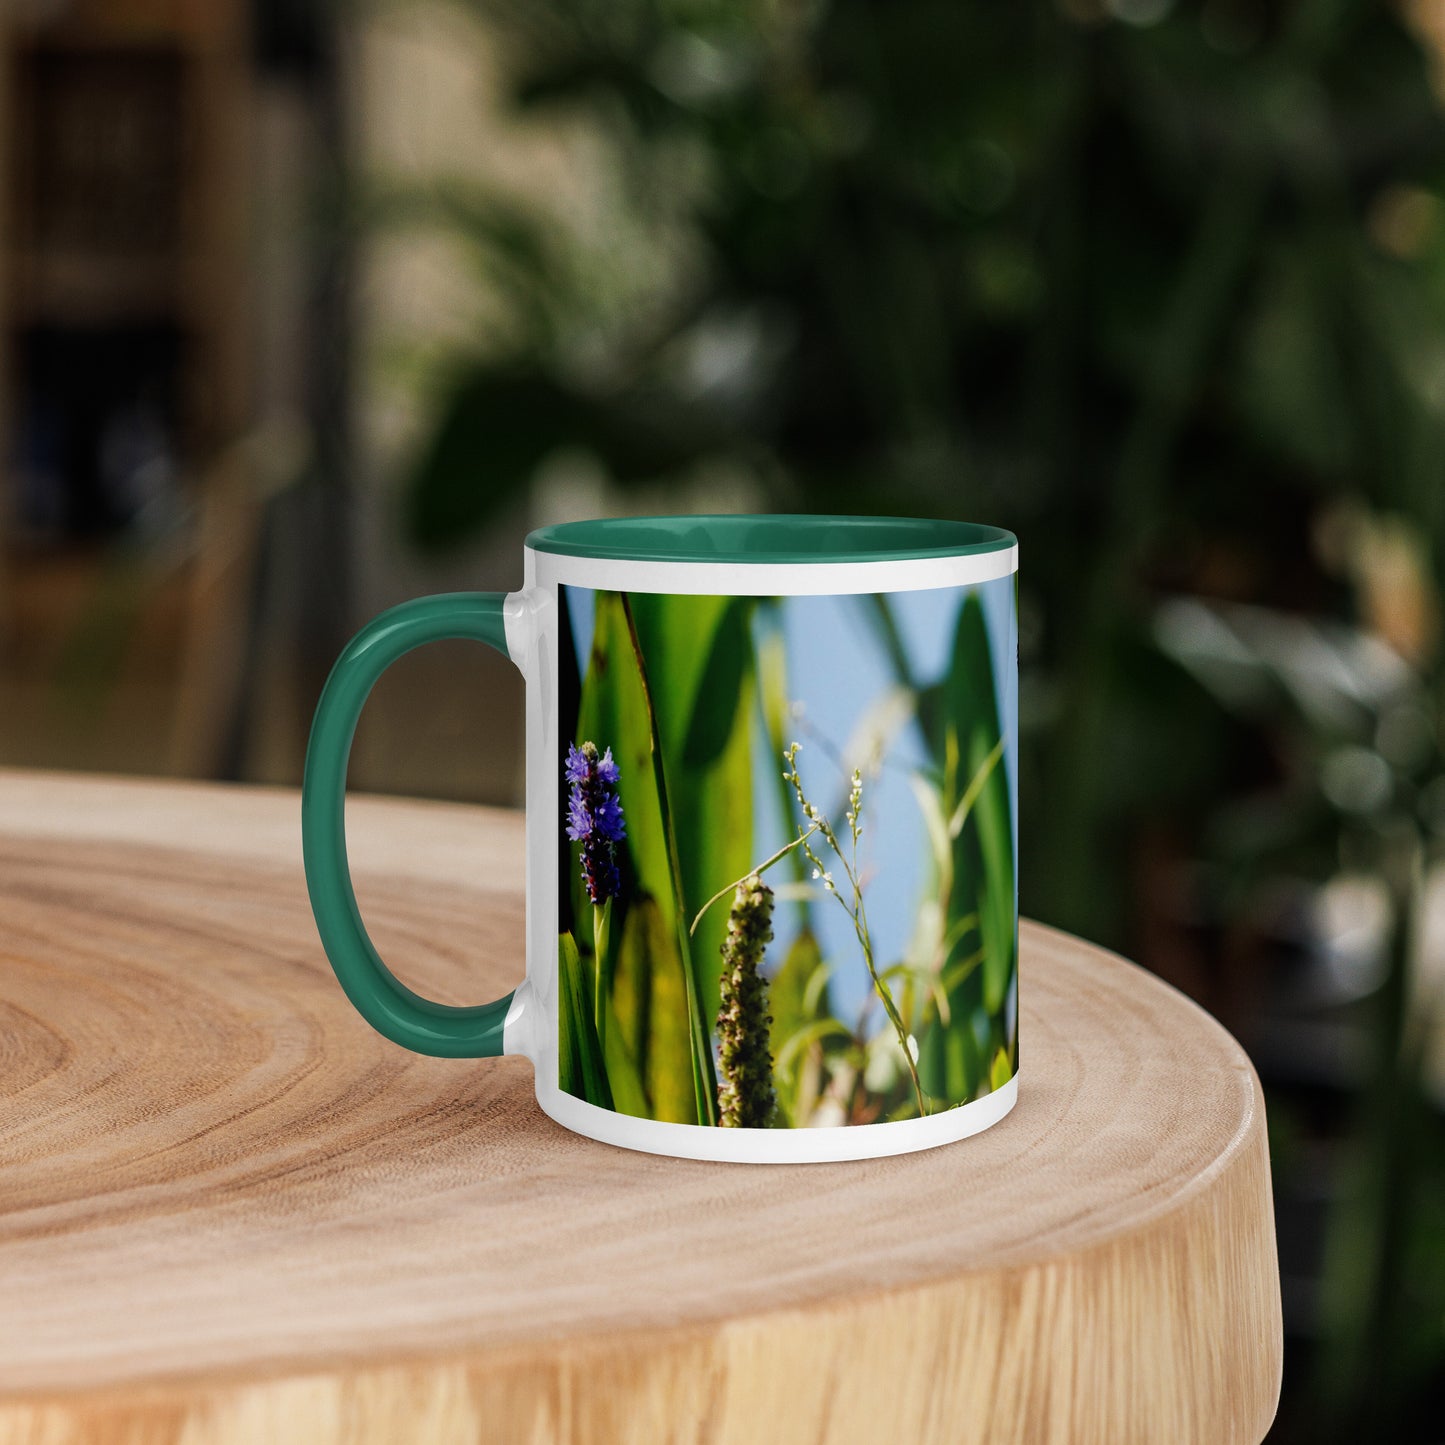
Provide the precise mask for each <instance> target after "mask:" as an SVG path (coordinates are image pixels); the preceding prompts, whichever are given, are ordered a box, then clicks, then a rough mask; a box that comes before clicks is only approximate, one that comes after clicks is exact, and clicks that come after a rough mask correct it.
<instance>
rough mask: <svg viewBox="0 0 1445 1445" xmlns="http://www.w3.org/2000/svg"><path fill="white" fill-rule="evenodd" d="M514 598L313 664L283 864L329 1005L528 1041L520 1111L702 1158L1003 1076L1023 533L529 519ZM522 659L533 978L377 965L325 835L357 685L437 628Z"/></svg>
mask: <svg viewBox="0 0 1445 1445" xmlns="http://www.w3.org/2000/svg"><path fill="white" fill-rule="evenodd" d="M525 557H526V564H525V579H526V580H525V584H524V586H523V587H522V590H521V591H519V592H512V593H508V594H505V595H504V594H502V593H456V594H449V595H444V596H437V597H427V598H423V599H420V600H418V601H414V602H407V603H403V604H402V605H401V606H399V607H395V608H393V609H391V610H390V611H389V612H385V613H383V614H382V615H381V616H380V617H377V618H376V619H375V620H374V621H372V622H370V623H369V624H367V626H366V627H364V628H363V629H362V630H361V632H360V633H358V634H357V636H356V637H355V638H354V639H353V640H352V642H351V643H350V645H349V646H348V647H347V649H346V651H345V652H344V653H343V654H342V656H341V658H340V660H339V661H338V662H337V664H336V667H335V669H334V671H333V672H332V674H331V677H330V679H329V680H328V682H327V684H326V688H325V690H324V692H323V693H322V696H321V701H320V703H319V704H318V706H317V710H316V718H315V722H314V725H313V728H312V732H311V740H310V746H309V748H308V752H307V757H306V778H305V786H304V789H303V828H304V838H305V859H306V878H307V884H308V887H309V889H310V894H311V904H312V908H313V910H314V911H315V915H316V922H317V926H318V928H319V931H320V934H321V940H322V943H323V944H324V946H325V949H326V952H327V955H328V956H329V958H330V959H331V963H332V966H333V967H334V968H335V971H336V975H337V978H338V979H339V980H340V982H341V985H342V987H343V988H344V989H345V991H346V994H347V996H348V997H349V998H350V999H351V1001H352V1003H353V1004H354V1005H355V1006H356V1007H357V1009H358V1010H359V1011H360V1012H361V1014H362V1015H363V1016H364V1017H365V1018H366V1019H367V1020H368V1022H370V1023H371V1024H372V1026H373V1027H375V1028H376V1029H378V1030H379V1031H380V1032H381V1033H383V1034H385V1035H386V1037H387V1038H389V1039H392V1040H394V1041H395V1042H397V1043H399V1044H401V1045H403V1046H404V1047H406V1048H409V1049H414V1050H416V1051H417V1052H419V1053H424V1054H436V1055H445V1056H449V1057H462V1058H478V1057H484V1056H488V1055H495V1054H524V1055H526V1056H527V1057H528V1058H530V1059H531V1060H532V1062H533V1064H534V1066H535V1068H536V1090H537V1101H538V1103H539V1104H540V1105H541V1107H542V1109H543V1110H544V1111H545V1112H546V1113H547V1114H548V1115H550V1116H551V1117H552V1118H553V1119H555V1120H556V1121H557V1122H558V1123H559V1124H562V1125H564V1126H565V1127H567V1128H569V1129H572V1130H575V1131H576V1132H578V1133H580V1134H585V1135H587V1136H589V1137H591V1138H593V1139H599V1140H603V1141H605V1142H606V1143H609V1144H617V1145H622V1146H625V1147H627V1148H631V1149H642V1150H647V1151H650V1152H652V1153H658V1154H672V1155H680V1156H684V1157H688V1158H695V1159H723V1160H743V1161H757V1162H762V1161H776V1162H797V1161H805V1160H828V1159H855V1158H864V1157H873V1156H877V1155H884V1154H897V1153H903V1152H906V1151H909V1150H914V1149H924V1148H928V1147H930V1146H932V1145H936V1144H943V1143H947V1142H949V1141H951V1140H955V1139H960V1138H962V1137H964V1136H965V1135H968V1134H973V1133H976V1132H977V1131H978V1130H980V1129H984V1128H987V1127H988V1126H989V1125H990V1124H992V1123H994V1122H996V1121H997V1120H998V1119H1001V1118H1002V1117H1003V1116H1004V1115H1005V1114H1007V1113H1008V1111H1009V1109H1010V1108H1012V1106H1013V1104H1014V1101H1015V1099H1016V1097H1017V1092H1018V903H1017V889H1016V876H1017V839H1018V810H1017V792H1016V790H1017V763H1018V759H1017V678H1018V666H1017V650H1016V641H1015V638H1016V592H1015V577H1016V573H1017V567H1018V547H1017V544H1016V542H1015V539H1014V537H1013V536H1012V535H1011V534H1010V533H1008V532H1004V531H1000V530H999V529H997V528H994V527H984V526H978V525H974V524H971V523H963V522H940V521H921V520H914V519H909V518H892V517H869V518H864V517H825V516H818V517H813V516H720V517H647V518H627V519H616V520H607V521H592V522H574V523H567V524H564V525H560V526H553V527H544V528H542V529H541V530H540V531H537V532H533V533H532V534H531V535H530V536H529V537H528V538H527V543H526V552H525ZM459 637H466V638H475V639H476V640H478V641H481V642H487V643H490V644H491V645H492V646H493V647H495V648H497V649H498V650H500V651H502V652H505V653H506V655H507V656H508V657H510V658H511V659H512V660H513V661H514V662H515V663H516V664H517V666H518V668H519V669H520V670H521V672H522V674H523V676H524V677H525V679H526V695H527V784H526V798H527V819H526V828H527V974H526V979H525V981H524V982H523V983H521V984H520V985H519V986H518V988H517V989H516V991H515V992H514V993H512V994H510V995H508V996H507V997H506V998H503V999H498V1000H497V1001H496V1002H494V1003H487V1004H482V1005H480V1006H478V1007H473V1008H453V1007H448V1006H445V1005H442V1004H438V1003H433V1002H431V1001H430V1000H428V999H425V998H421V997H419V996H418V995H417V994H415V993H413V992H412V991H411V990H410V989H408V988H406V987H405V986H404V985H402V984H401V983H399V982H398V981H397V980H396V979H395V978H394V977H393V976H392V974H391V973H390V972H389V971H388V970H387V968H386V965H385V964H384V963H383V962H382V961H381V959H380V958H379V957H378V955H377V953H376V950H375V948H374V947H373V946H372V943H371V940H370V939H369V938H368V937H367V933H366V929H365V926H364V925H363V923H362V921H361V917H360V914H359V912H358V910H357V906H356V900H355V897H354V895H353V892H352V887H351V879H350V875H349V872H348V869H347V859H346V838H345V832H344V825H343V808H344V791H345V782H346V764H347V756H348V753H349V751H350V747H351V739H352V734H353V732H354V730H355V727H356V722H357V718H358V716H359V714H360V712H361V708H362V705H363V704H364V702H365V700H366V697H367V694H368V693H369V692H370V690H371V688H372V686H373V684H374V683H375V682H376V680H377V678H378V677H380V675H381V673H382V672H383V671H384V670H385V669H386V668H387V666H389V665H390V664H391V663H392V662H394V661H395V660H396V659H397V658H398V657H400V656H401V655H402V654H403V653H405V652H408V651H410V650H411V649H412V648H414V647H418V646H420V645H421V644H423V643H426V642H434V641H438V640H440V639H443V638H459Z"/></svg>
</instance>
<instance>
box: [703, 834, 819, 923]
mask: <svg viewBox="0 0 1445 1445" xmlns="http://www.w3.org/2000/svg"><path fill="white" fill-rule="evenodd" d="M817 831H818V829H817V827H816V826H814V827H812V828H809V829H808V831H807V832H806V833H801V834H799V835H798V837H796V838H794V839H793V841H792V842H791V843H784V844H783V846H782V847H781V848H779V849H778V851H777V852H776V853H774V854H773V856H772V857H771V858H767V859H765V860H764V861H763V862H761V863H759V864H758V866H757V867H756V868H750V869H748V871H747V872H746V873H744V874H743V876H742V877H741V878H734V879H733V881H732V882H731V883H729V884H727V885H726V886H725V887H722V888H719V889H718V891H717V892H716V893H714V894H713V896H712V897H711V898H709V899H708V901H707V902H706V903H704V904H703V905H702V907H701V908H699V909H698V911H697V917H696V918H694V919H693V920H692V927H691V928H689V929H688V930H687V931H688V933H689V934H693V933H696V932H697V926H698V924H699V923H701V922H702V919H703V914H705V913H706V912H707V911H708V909H709V908H711V907H712V906H713V904H714V903H716V902H718V901H719V900H720V899H722V898H725V897H727V895H728V894H729V893H732V892H735V891H736V890H737V889H739V888H741V887H742V886H743V884H744V883H746V882H747V881H748V879H749V878H755V877H759V876H761V874H762V873H763V872H764V871H765V870H767V869H769V868H771V867H772V866H773V864H774V863H776V862H778V860H779V859H781V858H784V857H786V856H787V855H788V854H789V853H791V852H792V851H793V849H794V848H796V847H797V846H798V845H799V844H800V843H806V842H807V841H808V839H809V838H811V837H812V836H813V834H814V833H816V832H817Z"/></svg>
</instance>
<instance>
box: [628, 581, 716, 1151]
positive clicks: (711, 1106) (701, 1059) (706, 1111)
mask: <svg viewBox="0 0 1445 1445" xmlns="http://www.w3.org/2000/svg"><path fill="white" fill-rule="evenodd" d="M617 595H618V599H619V600H620V601H621V603H622V615H623V617H625V618H626V619H627V635H628V638H629V639H630V640H631V643H632V655H633V658H634V660H635V661H636V663H637V676H638V680H639V681H640V682H641V684H642V702H643V706H644V707H645V709H646V711H647V730H648V744H649V750H650V752H651V754H652V776H653V781H654V784H655V786H656V788H657V802H658V810H659V811H660V812H661V814H662V831H663V835H664V837H665V838H666V840H667V870H668V873H669V875H670V877H671V881H672V896H673V917H674V920H675V922H676V927H677V946H678V956H679V958H680V960H681V962H682V975H683V982H684V984H685V985H686V989H687V1015H688V1032H689V1036H690V1038H691V1041H692V1083H693V1092H694V1094H695V1095H696V1098H697V1117H698V1123H700V1124H716V1123H717V1122H718V1110H717V1076H716V1074H715V1073H714V1071H713V1062H712V1030H711V1029H710V1028H709V1026H708V1021H707V1020H706V1019H705V1018H704V1017H703V1012H702V990H701V987H700V980H699V979H698V977H697V973H696V969H695V965H694V962H693V957H692V947H691V944H690V936H691V935H690V934H689V931H688V929H687V927H686V924H685V923H684V918H685V916H686V903H685V901H684V898H683V891H682V865H681V863H680V862H679V860H678V853H677V830H676V828H675V827H674V826H673V819H672V805H671V803H670V802H669V801H668V792H667V773H666V770H665V769H664V767H663V762H662V740H661V738H660V736H659V734H658V730H657V712H656V710H655V708H654V707H653V705H652V688H651V686H650V685H649V684H648V681H647V662H646V660H645V659H644V657H643V655H642V643H641V642H640V641H639V640H638V637H637V620H636V618H634V617H633V615H632V602H631V600H630V599H629V598H628V596H627V593H625V592H619V593H618V594H617Z"/></svg>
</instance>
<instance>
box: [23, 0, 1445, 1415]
mask: <svg viewBox="0 0 1445 1445" xmlns="http://www.w3.org/2000/svg"><path fill="white" fill-rule="evenodd" d="M0 47H3V51H0V142H3V143H0V440H3V452H0V455H3V458H4V465H3V471H0V763H3V764H9V765H23V766H37V767H63V768H76V769H104V770H116V771H124V772H139V773H156V774H167V775H182V776H198V777H214V778H230V779H241V780H249V781H265V782H285V783H295V782H297V781H298V779H299V774H300V766H301V758H302V750H303V747H304V742H305V735H306V727H307V724H308V721H309V715H310V709H311V707H312V704H313V702H314V700H315V697H316V694H317V692H318V690H319V687H320V684H321V681H322V679H323V678H324V675H325V671H326V668H327V666H328V665H329V662H330V660H331V659H332V657H333V656H334V655H335V653H336V651H337V650H338V648H339V647H340V645H341V644H342V642H343V641H344V639H345V638H346V636H347V635H348V634H349V632H350V631H351V630H352V629H353V628H354V627H355V626H356V625H357V624H358V623H359V622H360V621H362V620H363V619H364V618H365V617H366V616H368V615H370V614H371V613H372V612H374V611H376V610H377V609H379V608H380V607H382V606H384V605H386V604H388V603H390V602H393V601H396V600H399V599H400V598H402V597H405V596H409V595H413V594H416V593H421V592H426V591H433V590H438V589H444V588H450V587H482V588H502V589H505V588H510V587H515V586H517V585H519V584H520V579H521V573H520V553H519V548H520V544H521V539H522V537H523V536H524V534H525V533H526V531H527V530H528V529H529V527H531V526H534V525H537V524H539V523H542V522H544V521H559V520H567V519H571V518H575V517H583V516H592V515H599V514H607V513H618V512H628V511H632V512H646V511H685V510H699V511H703V510H707V511H719V510H721V511H726V510H789V511H843V512H848V511H860V512H868V511H875V512H892V513H914V514H919V515H935V516H940V517H966V518H974V519H978V520H985V521H990V522H996V523H999V524H1002V525H1004V526H1007V527H1011V528H1013V529H1014V530H1015V531H1016V532H1017V533H1018V534H1019V536H1020V538H1021V543H1022V566H1023V571H1022V573H1021V593H1020V638H1021V655H1022V657H1021V660H1022V690H1021V728H1022V733H1023V738H1022V751H1023V766H1022V770H1021V771H1022V783H1023V799H1022V811H1023V825H1022V829H1021V832H1022V839H1023V842H1022V890H1023V907H1024V909H1025V911H1026V912H1028V913H1030V914H1033V915H1035V916H1037V917H1041V918H1044V919H1046V920H1048V921H1051V922H1054V923H1058V924H1060V925H1062V926H1064V927H1067V928H1071V929H1074V930H1077V931H1078V932H1080V933H1083V934H1085V935H1086V936H1088V937H1090V938H1094V939H1097V940H1100V941H1102V942H1105V943H1107V944H1110V945H1113V946H1115V947H1118V948H1121V949H1123V950H1124V951H1126V952H1128V953H1130V954H1131V955H1133V956H1134V957H1136V958H1138V959H1140V960H1141V961H1143V962H1144V963H1145V964H1147V965H1148V966H1149V967H1151V968H1153V969H1155V970H1156V971H1157V972H1158V973H1160V974H1162V975H1163V976H1164V977H1166V978H1168V979H1170V980H1171V981H1173V982H1175V983H1176V984H1178V985H1179V986H1180V987H1182V988H1184V989H1185V990H1187V991H1188V992H1189V993H1191V994H1192V995H1193V996H1194V997H1196V998H1198V999H1199V1000H1200V1001H1201V1002H1202V1003H1203V1004H1204V1005H1205V1006H1206V1007H1208V1008H1209V1009H1210V1010H1212V1011H1213V1012H1215V1013H1216V1014H1217V1015H1218V1016H1219V1017H1220V1018H1222V1019H1223V1020H1224V1021H1225V1023H1226V1024H1227V1025H1228V1026H1229V1027H1230V1028H1232V1029H1233V1030H1234V1031H1235V1032H1236V1033H1237V1034H1238V1035H1239V1036H1240V1038H1241V1039H1242V1040H1243V1041H1244V1043H1245V1044H1246V1046H1247V1047H1248V1048H1249V1050H1250V1052H1251V1054H1252V1056H1253V1057H1254V1059H1255V1060H1256V1062H1257V1065H1258V1068H1259V1071H1260V1074H1261V1077H1262V1078H1263V1080H1264V1084H1265V1087H1266V1090H1267V1092H1268V1095H1269V1109H1270V1129H1271V1136H1272V1140H1273V1154H1274V1171H1275V1173H1274V1177H1275V1189H1276V1204H1277V1209H1278V1222H1279V1235H1280V1258H1281V1265H1282V1270H1283V1276H1284V1306H1285V1321H1286V1331H1287V1336H1288V1345H1287V1348H1288V1355H1287V1367H1286V1376H1285V1396H1284V1401H1283V1405H1282V1409H1281V1414H1280V1420H1279V1424H1278V1426H1277V1428H1276V1431H1275V1433H1274V1434H1273V1435H1272V1436H1271V1440H1273V1441H1279V1442H1294V1441H1311V1442H1316V1441H1317V1442H1331V1441H1347V1440H1348V1441H1351V1442H1357V1441H1360V1440H1389V1441H1400V1442H1416V1441H1419V1442H1426V1441H1430V1442H1434V1441H1439V1440H1442V1439H1445V1424H1442V1420H1445V1363H1442V1362H1445V1123H1442V1105H1445V1015H1442V1012H1441V1009H1442V1002H1445V995H1442V987H1441V984H1442V979H1445V869H1442V858H1445V661H1442V652H1441V616H1440V608H1441V598H1440V582H1441V578H1442V575H1445V572H1442V568H1445V111H1442V97H1445V3H1441V0H1413V3H1402V4H1398V5H1383V4H1359V3H1348V0H1294V3H1289V4H1280V3H1272V4H1264V3H1260V0H1206V3H1203V4H1201V3H1196V0H1014V3H1011V4H998V3H987V0H962V3H961V0H951V3H945V0H876V3H863V0H834V3H826V0H815V3H791V0H727V3H723V0H670V3H669V0H650V3H649V0H586V3H560V0H494V3H482V0H476V3H471V4H466V3H459V0H390V3H385V0H382V3H375V4H360V3H356V4H348V3H343V0H337V3H334V4H325V3H319V0H6V4H5V6H4V8H3V11H0ZM483 654H484V650H483V649H480V648H470V647H467V646H464V645H458V646H456V647H438V648H432V649H428V650H427V651H426V652H424V653H421V654H418V655H415V656H413V657H412V658H410V659H408V660H407V661H406V662H405V663H404V664H403V665H402V666H400V667H399V668H397V669H395V670H394V675H391V676H389V677H388V678H387V679H386V680H385V682H384V683H383V684H382V686H381V687H380V688H379V689H378V691H377V694H376V696H375V698H374V700H373V703H372V705H371V707H370V708H369V710H368V713H367V716H366V718H365V719H364V721H363V725H362V731H361V733H360V735H359V738H358V746H357V754H356V759H355V763H354V768H353V782H354V784H355V785H356V786H359V787H366V788H372V789H378V790H386V791H397V792H412V793H423V794H430V795H435V796H444V797H453V798H470V799H476V800H480V801H486V802H492V803H503V804H515V803H517V802H518V801H519V800H520V798H521V794H522V788H521V769H522V753H521V737H522V732H521V706H522V704H521V687H520V683H519V682H517V680H516V679H515V678H514V677H512V676H511V674H510V672H509V669H508V668H507V666H506V664H505V663H503V662H501V661H500V660H499V659H496V658H493V657H490V656H487V655H483Z"/></svg>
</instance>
